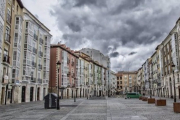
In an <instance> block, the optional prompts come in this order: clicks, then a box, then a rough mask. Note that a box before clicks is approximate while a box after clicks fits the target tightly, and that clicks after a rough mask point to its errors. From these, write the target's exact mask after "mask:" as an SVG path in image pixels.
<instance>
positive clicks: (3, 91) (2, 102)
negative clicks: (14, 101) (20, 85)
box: [1, 87, 5, 104]
mask: <svg viewBox="0 0 180 120" xmlns="http://www.w3.org/2000/svg"><path fill="white" fill-rule="evenodd" d="M4 93H5V88H4V87H2V93H1V104H4V97H5V96H4Z"/></svg>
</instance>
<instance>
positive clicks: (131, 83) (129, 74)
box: [116, 71, 138, 94]
mask: <svg viewBox="0 0 180 120" xmlns="http://www.w3.org/2000/svg"><path fill="white" fill-rule="evenodd" d="M116 75H117V77H122V89H123V94H125V93H126V92H138V91H137V88H138V87H137V86H136V85H135V83H136V79H137V71H119V72H118V73H117V74H116ZM120 79H121V78H120ZM118 81H119V80H118ZM118 81H117V82H118ZM117 84H118V83H117Z"/></svg>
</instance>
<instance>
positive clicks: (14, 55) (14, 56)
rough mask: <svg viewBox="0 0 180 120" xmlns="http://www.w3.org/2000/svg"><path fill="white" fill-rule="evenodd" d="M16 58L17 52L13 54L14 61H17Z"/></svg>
mask: <svg viewBox="0 0 180 120" xmlns="http://www.w3.org/2000/svg"><path fill="white" fill-rule="evenodd" d="M16 56H17V51H14V52H13V60H16Z"/></svg>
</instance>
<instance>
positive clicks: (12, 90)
mask: <svg viewBox="0 0 180 120" xmlns="http://www.w3.org/2000/svg"><path fill="white" fill-rule="evenodd" d="M13 92H14V88H12V89H11V99H10V103H12V101H13V97H14V96H13Z"/></svg>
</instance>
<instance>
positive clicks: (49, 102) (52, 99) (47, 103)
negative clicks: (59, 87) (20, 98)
mask: <svg viewBox="0 0 180 120" xmlns="http://www.w3.org/2000/svg"><path fill="white" fill-rule="evenodd" d="M57 98H58V97H57V94H56V93H49V94H47V95H46V96H45V97H44V108H45V109H50V108H56V106H57V105H56V102H57Z"/></svg>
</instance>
